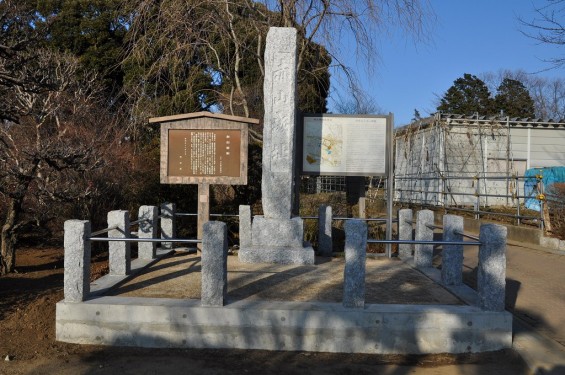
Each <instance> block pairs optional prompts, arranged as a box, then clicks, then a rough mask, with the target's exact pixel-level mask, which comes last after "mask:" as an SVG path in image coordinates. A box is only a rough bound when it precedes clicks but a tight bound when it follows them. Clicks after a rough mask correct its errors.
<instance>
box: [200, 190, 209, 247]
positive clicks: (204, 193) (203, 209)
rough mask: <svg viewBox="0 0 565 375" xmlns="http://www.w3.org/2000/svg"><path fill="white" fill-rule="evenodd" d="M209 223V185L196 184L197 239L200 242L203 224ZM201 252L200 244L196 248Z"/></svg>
mask: <svg viewBox="0 0 565 375" xmlns="http://www.w3.org/2000/svg"><path fill="white" fill-rule="evenodd" d="M208 221H210V184H198V222H197V227H198V229H197V238H198V239H199V240H202V233H203V230H204V224H205V223H207V222H208ZM197 248H198V250H200V251H202V243H199V244H198V246H197Z"/></svg>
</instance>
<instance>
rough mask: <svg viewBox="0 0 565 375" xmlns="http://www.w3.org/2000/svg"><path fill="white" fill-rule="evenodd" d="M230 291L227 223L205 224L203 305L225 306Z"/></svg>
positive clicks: (211, 222) (203, 239) (214, 222)
mask: <svg viewBox="0 0 565 375" xmlns="http://www.w3.org/2000/svg"><path fill="white" fill-rule="evenodd" d="M227 293H228V230H227V225H226V223H223V222H220V221H209V222H207V223H205V224H204V228H203V238H202V296H201V301H200V303H201V304H202V306H223V305H224V301H225V299H226V296H227Z"/></svg>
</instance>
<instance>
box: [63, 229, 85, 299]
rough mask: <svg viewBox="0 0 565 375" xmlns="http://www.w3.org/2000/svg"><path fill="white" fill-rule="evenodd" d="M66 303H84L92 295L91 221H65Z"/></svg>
mask: <svg viewBox="0 0 565 375" xmlns="http://www.w3.org/2000/svg"><path fill="white" fill-rule="evenodd" d="M64 228H65V239H64V246H65V260H64V265H65V273H64V283H63V284H64V291H65V301H67V302H82V301H84V300H85V299H86V298H87V297H88V293H90V239H89V237H90V221H87V220H67V221H65V225H64Z"/></svg>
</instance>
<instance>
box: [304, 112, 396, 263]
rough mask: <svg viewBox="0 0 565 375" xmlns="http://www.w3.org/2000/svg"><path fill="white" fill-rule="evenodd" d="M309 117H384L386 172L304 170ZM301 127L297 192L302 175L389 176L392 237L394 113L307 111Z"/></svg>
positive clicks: (389, 233) (389, 236) (388, 248)
mask: <svg viewBox="0 0 565 375" xmlns="http://www.w3.org/2000/svg"><path fill="white" fill-rule="evenodd" d="M308 117H322V118H324V117H339V118H351V119H359V118H361V119H367V118H384V119H385V120H386V146H385V155H384V157H385V172H384V173H365V174H352V173H347V172H341V173H336V172H329V173H328V172H325V173H324V172H322V173H320V172H312V171H307V172H305V171H304V167H303V162H304V160H303V159H304V154H303V153H304V130H305V128H304V119H305V118H308ZM298 124H299V129H298V132H297V135H298V136H297V138H298V139H297V148H298V150H297V151H298V152H297V154H298V158H299V159H298V160H299V162H298V163H297V166H296V170H297V173H296V176H297V181H296V184H297V194H298V186H299V183H300V181H299V180H300V175H313V176H382V177H386V178H387V227H386V239H387V240H391V239H392V222H393V219H392V218H393V201H392V196H393V188H394V186H393V180H394V178H393V175H394V171H393V139H392V138H393V129H394V115H393V114H392V113H389V114H388V115H341V114H340V115H336V114H325V113H324V114H316V113H306V114H302V115H301V116H300V119H299V121H298ZM386 256H387V257H389V258H390V257H391V245H390V244H387V245H386Z"/></svg>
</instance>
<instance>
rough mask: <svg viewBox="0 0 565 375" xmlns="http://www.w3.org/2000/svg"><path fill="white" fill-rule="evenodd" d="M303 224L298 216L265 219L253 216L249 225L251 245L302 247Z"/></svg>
mask: <svg viewBox="0 0 565 375" xmlns="http://www.w3.org/2000/svg"><path fill="white" fill-rule="evenodd" d="M303 241H304V224H303V222H302V219H301V218H299V217H293V218H292V219H267V218H265V217H263V216H255V218H253V224H252V225H251V243H252V246H253V247H302V243H303Z"/></svg>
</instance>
